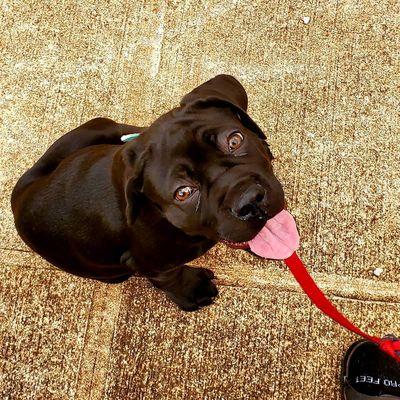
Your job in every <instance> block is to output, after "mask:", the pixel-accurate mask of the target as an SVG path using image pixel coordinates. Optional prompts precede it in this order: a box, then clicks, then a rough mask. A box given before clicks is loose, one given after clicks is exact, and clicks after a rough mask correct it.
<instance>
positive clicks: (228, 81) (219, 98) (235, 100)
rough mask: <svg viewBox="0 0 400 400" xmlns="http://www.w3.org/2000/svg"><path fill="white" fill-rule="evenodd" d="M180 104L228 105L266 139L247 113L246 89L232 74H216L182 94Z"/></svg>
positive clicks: (244, 122) (189, 105) (193, 105)
mask: <svg viewBox="0 0 400 400" xmlns="http://www.w3.org/2000/svg"><path fill="white" fill-rule="evenodd" d="M180 104H181V106H182V107H198V108H206V107H210V106H216V107H218V106H219V107H227V106H228V107H230V108H231V109H233V110H234V111H235V112H236V114H237V115H238V117H239V118H240V120H241V121H242V123H243V125H244V126H246V127H247V128H248V129H250V130H251V131H252V132H254V133H255V134H256V135H257V136H258V137H259V138H260V139H262V140H265V139H266V137H265V135H264V132H263V131H262V130H261V129H260V127H259V126H258V125H257V124H256V123H255V122H254V121H253V120H252V119H251V118H250V117H249V115H248V114H247V112H246V111H247V94H246V90H245V89H244V87H243V86H242V85H241V83H240V82H239V81H238V80H237V79H235V78H234V77H233V76H230V75H217V76H216V77H215V78H213V79H210V80H209V81H207V82H205V83H203V84H202V85H200V86H198V87H197V88H196V89H193V90H192V91H191V92H190V93H188V94H187V95H186V96H184V97H183V98H182V100H181V103H180Z"/></svg>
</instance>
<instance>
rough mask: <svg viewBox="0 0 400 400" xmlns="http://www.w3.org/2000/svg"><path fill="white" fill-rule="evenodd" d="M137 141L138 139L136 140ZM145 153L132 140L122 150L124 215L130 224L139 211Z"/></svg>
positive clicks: (140, 146)
mask: <svg viewBox="0 0 400 400" xmlns="http://www.w3.org/2000/svg"><path fill="white" fill-rule="evenodd" d="M138 142H139V140H138ZM145 155H146V152H145V150H144V149H143V145H142V144H141V143H136V142H135V141H133V142H132V143H129V144H128V145H127V146H126V148H125V149H124V151H123V152H122V154H121V156H122V159H121V161H122V165H123V170H124V172H123V181H122V185H123V189H124V195H125V196H124V197H125V203H126V206H125V217H126V220H127V223H128V225H132V224H133V223H134V221H135V219H136V217H137V216H138V214H139V212H140V207H141V203H142V202H143V198H144V195H143V172H144V168H145V161H146V160H145V158H146V157H145Z"/></svg>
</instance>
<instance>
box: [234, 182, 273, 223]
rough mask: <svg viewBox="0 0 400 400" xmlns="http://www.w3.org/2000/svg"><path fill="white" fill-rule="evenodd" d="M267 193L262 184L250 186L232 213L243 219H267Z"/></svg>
mask: <svg viewBox="0 0 400 400" xmlns="http://www.w3.org/2000/svg"><path fill="white" fill-rule="evenodd" d="M265 202H266V193H265V189H264V188H263V187H262V186H261V185H258V184H257V185H253V186H250V188H248V189H247V190H246V191H245V192H244V194H243V195H242V196H240V198H239V201H238V202H237V203H236V204H235V206H234V207H233V208H232V210H231V211H232V214H233V215H234V216H235V217H237V218H239V219H242V220H246V221H247V220H250V219H266V218H267V213H266V206H265Z"/></svg>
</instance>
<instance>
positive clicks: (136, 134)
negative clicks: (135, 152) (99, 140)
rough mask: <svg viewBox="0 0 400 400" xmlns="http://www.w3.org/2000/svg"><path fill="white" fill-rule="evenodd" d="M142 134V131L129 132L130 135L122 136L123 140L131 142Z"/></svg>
mask: <svg viewBox="0 0 400 400" xmlns="http://www.w3.org/2000/svg"><path fill="white" fill-rule="evenodd" d="M139 136H140V133H129V134H128V135H122V136H121V142H124V143H126V142H130V141H131V140H133V139H136V138H137V137H139Z"/></svg>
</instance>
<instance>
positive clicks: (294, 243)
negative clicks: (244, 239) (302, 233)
mask: <svg viewBox="0 0 400 400" xmlns="http://www.w3.org/2000/svg"><path fill="white" fill-rule="evenodd" d="M248 244H249V246H250V249H251V251H252V252H253V253H255V254H257V255H259V256H260V257H264V258H272V259H275V260H283V259H285V258H288V257H290V256H291V255H292V254H293V253H294V252H295V251H296V250H297V249H298V248H299V245H300V238H299V233H298V232H297V228H296V222H295V221H294V219H293V217H292V216H291V215H290V213H289V212H288V211H286V210H282V211H281V212H280V213H279V214H276V215H275V217H274V218H271V219H269V220H268V221H267V223H266V224H265V226H264V228H262V229H261V231H260V232H259V233H258V234H257V236H256V237H255V238H254V239H252V240H250V241H249V242H248Z"/></svg>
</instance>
